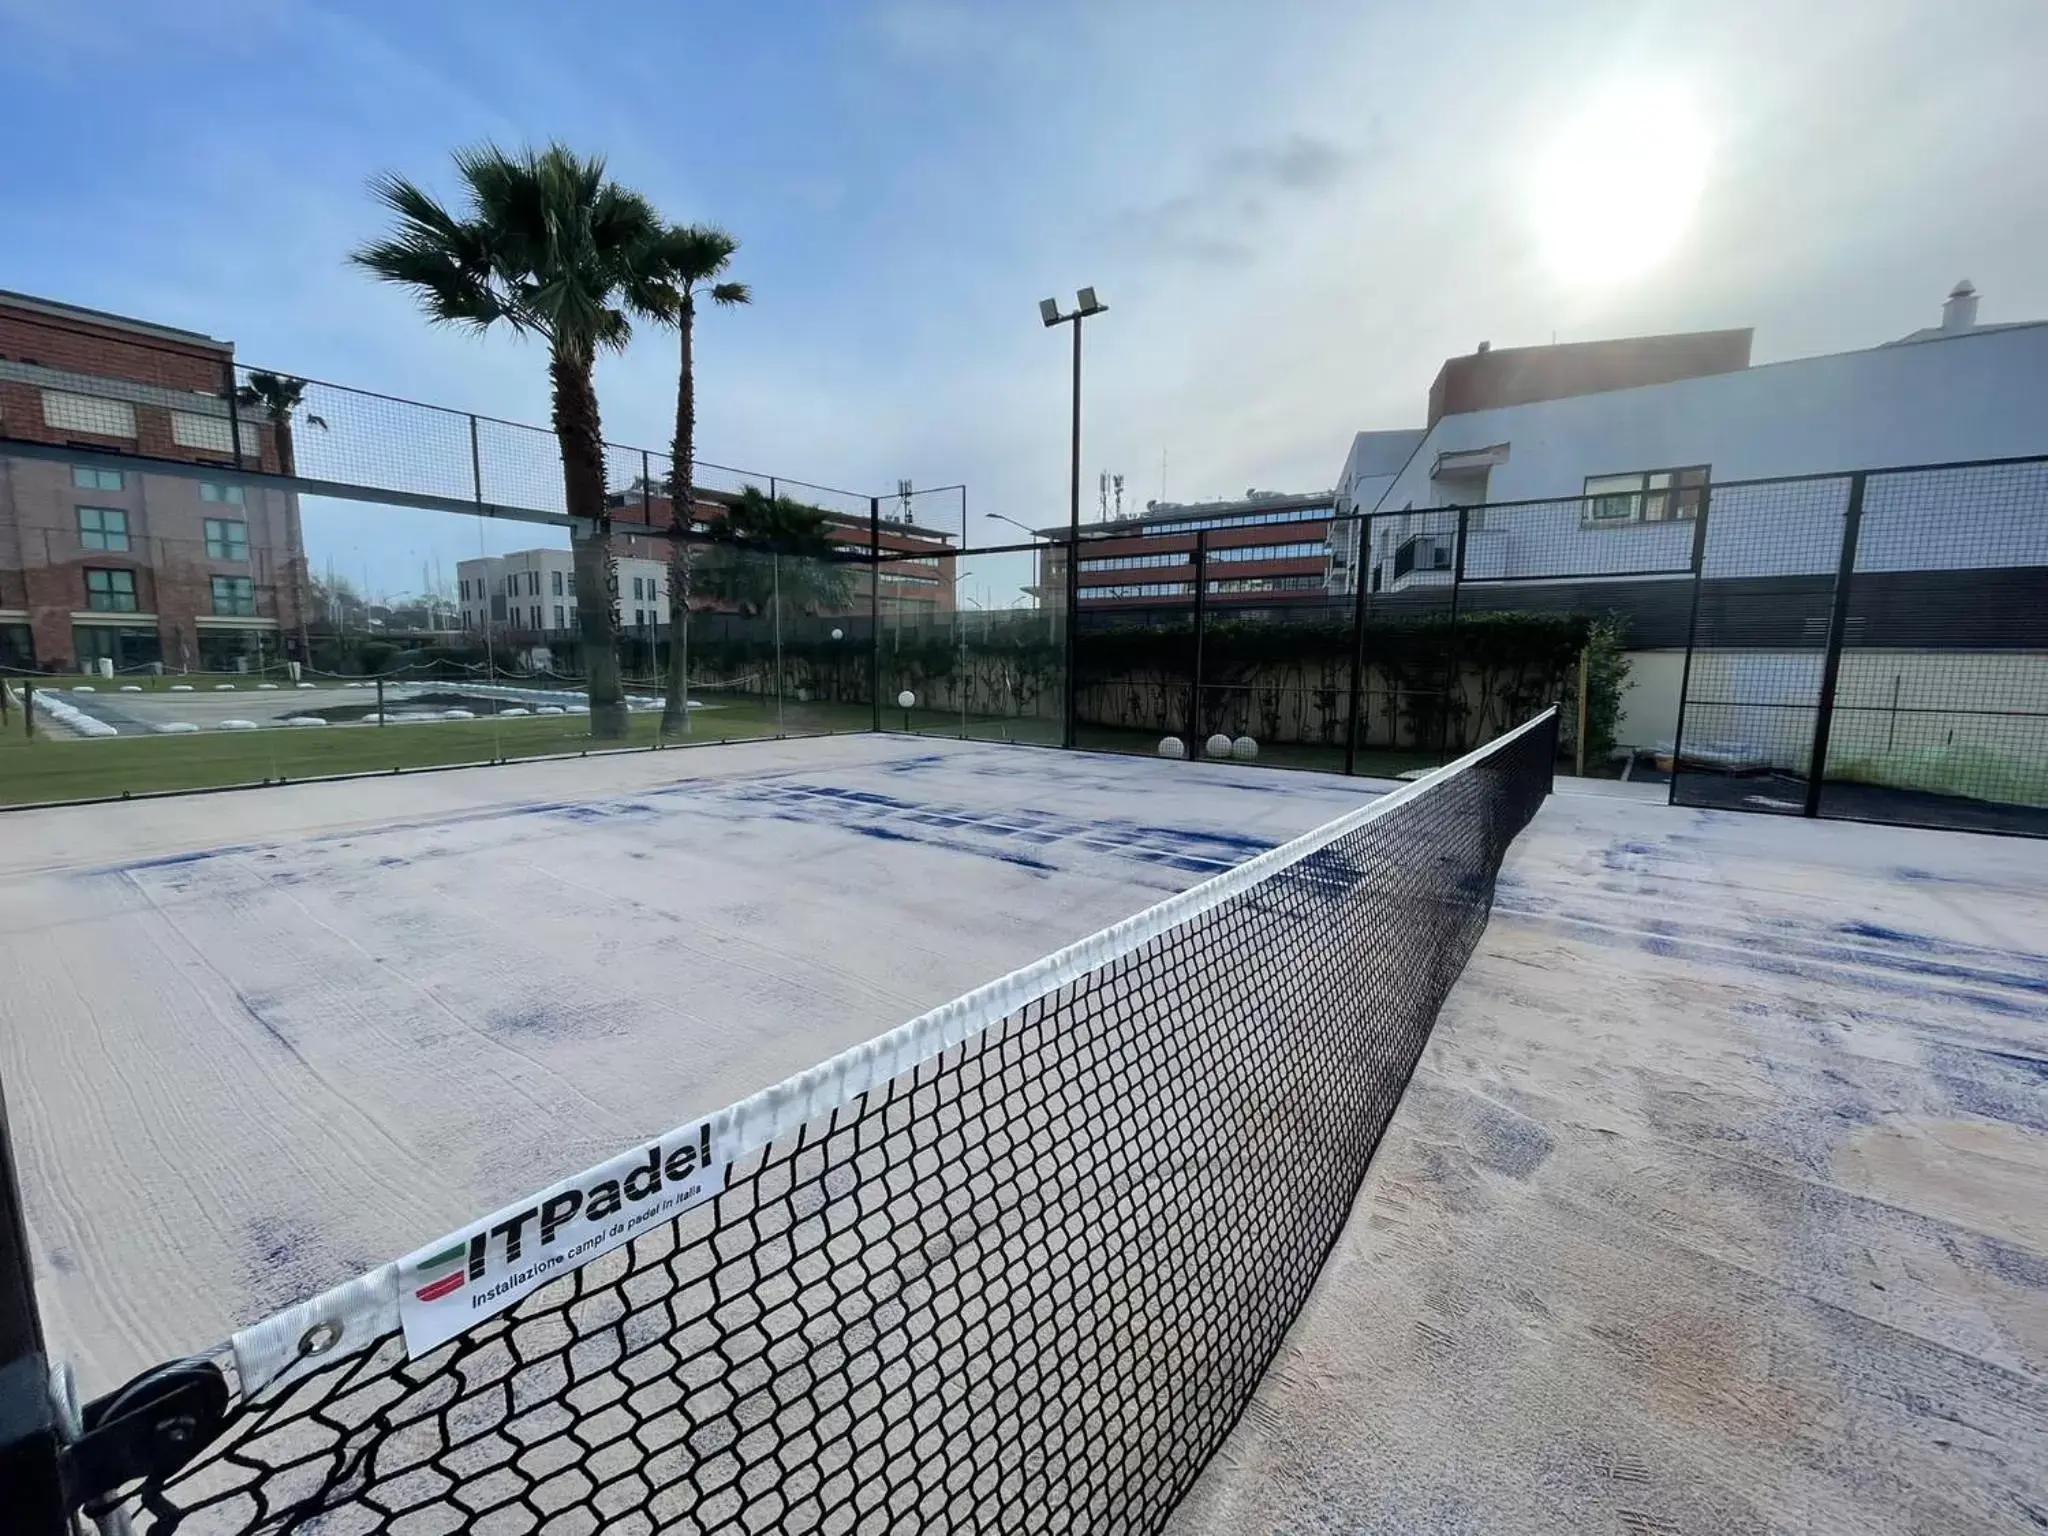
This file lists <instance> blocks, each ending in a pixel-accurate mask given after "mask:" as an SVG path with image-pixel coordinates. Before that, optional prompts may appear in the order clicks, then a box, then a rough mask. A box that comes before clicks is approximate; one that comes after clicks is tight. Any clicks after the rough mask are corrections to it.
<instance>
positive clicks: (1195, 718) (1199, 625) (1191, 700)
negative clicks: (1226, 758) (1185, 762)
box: [1188, 531, 1209, 761]
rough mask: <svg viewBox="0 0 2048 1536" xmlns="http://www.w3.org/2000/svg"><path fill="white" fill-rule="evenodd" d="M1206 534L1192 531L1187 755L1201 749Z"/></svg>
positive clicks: (1206, 618)
mask: <svg viewBox="0 0 2048 1536" xmlns="http://www.w3.org/2000/svg"><path fill="white" fill-rule="evenodd" d="M1208 597H1209V535H1208V534H1207V533H1206V532H1203V531H1197V532H1196V534H1195V674H1194V676H1195V684H1194V688H1193V689H1192V691H1191V692H1190V694H1189V696H1188V758H1189V760H1190V761H1192V760H1193V759H1194V758H1195V757H1197V756H1199V755H1200V753H1201V751H1202V742H1203V740H1204V739H1205V738H1204V737H1203V735H1202V641H1203V639H1204V637H1205V635H1206V632H1207V630H1208V627H1209V601H1208Z"/></svg>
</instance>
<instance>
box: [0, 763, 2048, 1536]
mask: <svg viewBox="0 0 2048 1536" xmlns="http://www.w3.org/2000/svg"><path fill="white" fill-rule="evenodd" d="M1629 788H1630V787H1628V786H1623V787H1620V789H1619V790H1615V789H1608V790H1606V791H1605V792H1595V787H1593V786H1585V787H1584V790H1585V792H1578V793H1575V792H1573V791H1574V787H1573V786H1572V785H1571V784H1570V783H1569V781H1561V784H1560V790H1561V793H1560V794H1559V795H1558V796H1556V797H1555V798H1554V799H1553V800H1552V801H1551V802H1550V803H1549V804H1548V805H1547V806H1546V807H1545V809H1544V810H1543V812H1542V813H1541V814H1540V816H1539V817H1538V819H1537V821H1536V823H1535V825H1534V826H1533V827H1532V828H1531V829H1530V831H1529V832H1528V833H1527V834H1526V835H1525V836H1524V837H1523V839H1522V840H1521V841H1520V842H1519V843H1518V845H1517V846H1516V848H1515V849H1514V850H1513V851H1512V852H1511V854H1510V857H1509V861H1508V866H1507V869H1506V871H1505V874H1504V878H1503V881H1502V885H1501V893H1500V901H1499V906H1498V909H1497V911H1496V915H1495V917H1494V920H1493V924H1492V926H1491V928H1490V929H1489V931H1488V933H1487V935H1486V937H1485V939H1484V940H1483V941H1482V943H1481V946H1480V949H1479V952H1478V954H1477V955H1476V956H1475V958H1474V960H1473V963H1472V965H1471V967H1470V969H1469V970H1468V972H1467V974H1466V976H1465V978H1464V980H1463V981H1462V982H1461V983H1460V984H1459V986H1458V988H1457V989H1456V990H1455V992H1454V993H1453V995H1452V998H1451V1001H1450V1003H1449V1005H1448V1007H1447V1009H1446V1012H1445V1016H1444V1019H1443V1021H1442V1023H1441V1024H1440V1026H1439V1029H1438V1032H1437V1036H1436V1038H1435V1040H1434V1042H1433V1043H1432V1045H1431V1046H1430V1048H1429V1051H1428V1053H1427V1054H1426V1055H1425V1057H1424V1061H1423V1065H1422V1067H1421V1069H1420V1071H1419V1072H1418V1074H1417V1077H1416V1079H1415V1082H1414V1084H1413V1085H1412V1087H1411V1089H1410V1091H1409V1094H1408V1097H1407V1099H1406V1100H1405V1102H1404V1103H1403V1105H1402V1107H1401V1109H1400V1111H1399V1113H1398V1114H1397V1116H1396V1118H1395V1121H1394V1123H1393V1126H1392V1128H1391V1129H1390V1131H1389V1133H1388V1136H1387V1138H1386V1141H1385V1143H1384V1144H1383V1146H1382V1148H1381V1150H1380V1154H1379V1158H1378V1160H1377V1161H1376V1163H1375V1165H1374V1168H1373V1171H1372V1172H1371V1173H1370V1174H1369V1176H1368V1178H1367V1181H1366V1185H1365V1189H1364V1192H1363V1195H1362V1197H1361V1199H1360V1201H1359V1204H1358V1206H1357V1208H1356V1209H1355V1210H1354V1213H1353V1216H1352V1220H1351V1223H1350V1226H1349V1228H1348V1229H1347V1231H1346V1232H1345V1234H1344V1236H1343V1237H1342V1238H1341V1239H1340V1242H1339V1244H1338V1248H1337V1250H1336V1252H1335V1253H1334V1254H1333V1256H1332V1259H1331V1262H1330V1264H1329V1266H1328V1268H1327V1269H1326V1270H1325V1272H1324V1275H1323V1277H1322V1280H1321V1282H1320V1284H1319V1286H1318V1289H1317V1292H1316V1294H1315V1296H1314V1297H1313V1299H1312V1300H1311V1302H1310V1304H1309V1307H1308V1309H1307V1311H1306V1312H1305V1314H1304V1316H1303V1318H1302V1319H1301V1321H1300V1322H1299V1323H1298V1324H1297V1326H1296V1327H1295V1329H1294V1331H1293V1332H1292V1333H1291V1334H1290V1336H1289V1340H1288V1343H1287V1345H1286V1347H1285V1349H1284V1350H1283V1352H1282V1355H1281V1357H1280V1359H1279V1360H1278V1362H1277V1363H1276V1365H1275V1368H1274V1369H1273V1371H1272V1372H1271V1373H1270V1374H1269V1376H1268V1378H1267V1380H1266V1382H1265V1383H1264V1385H1263V1386H1262V1388H1261V1390H1260V1393H1259V1395H1258V1398H1257V1400H1256V1402H1255V1403H1254V1404H1253V1406H1252V1407H1251V1409H1250V1410H1249V1411H1248V1412H1247V1414H1246V1415H1245V1417H1244V1419H1243V1421H1242V1422H1241V1424H1240V1425H1239V1427H1238V1430H1237V1431H1236V1433H1235V1434H1234V1435H1233V1437H1232V1438H1231V1440H1230V1441H1229V1443H1228V1444H1227V1445H1226V1446H1225V1448H1224V1450H1223V1452H1222V1453H1221V1454H1220V1455H1219V1456H1218V1457H1217V1459H1216V1460H1215V1461H1214V1462H1213V1463H1212V1465H1211V1467H1210V1468H1209V1470H1208V1472H1207V1473H1206V1474H1205V1475H1204V1477H1203V1479H1202V1481H1201V1482H1200V1484H1199V1485H1198V1486H1197V1488H1196V1489H1195V1491H1194V1492H1193V1494H1192V1495H1191V1496H1190V1498H1189V1500H1188V1501H1187V1503H1186V1504H1185V1505H1184V1506H1183V1508H1182V1509H1181V1511H1180V1512H1179V1514H1178V1515H1177V1516H1176V1518H1175V1529H1176V1531H1178V1532H1182V1533H1193V1532H1204V1533H1206V1532H1231V1533H1236V1532H1264V1531H1289V1532H1313V1531H1330V1532H1338V1531H1341V1532H1387V1533H1396V1532H1398V1533H1402V1536H1411V1533H1429V1536H1438V1533H1453V1532H1457V1533H1463V1532H1481V1531H1484V1532H1509V1531H1512V1532H1518V1533H1519V1532H1534V1531H1545V1532H1548V1531H1560V1532H1561V1531H1599V1532H1607V1531H1611V1532H1616V1533H1621V1536H1670V1533H1678V1532H1684V1533H1703V1532H1715V1533H1718V1532H1763V1531H1799V1532H1837V1531H1839V1532H1858V1533H1862V1532H1877V1533H1885V1532H1896V1533H1901V1536H1903V1533H1909V1532H1910V1533H1916V1536H1917V1533H1943V1536H1947V1533H1964V1536H1970V1533H1988V1532H2005V1531H2032V1532H2038V1531H2039V1530H2040V1529H2041V1528H2042V1527H2043V1526H2044V1525H2048V1195H2044V1191H2048V954H2044V952H2043V951H2044V949H2048V845H2044V844H2032V843H2022V842H2014V841H2007V840H1998V839H1989V838H1981V837H1968V836H1962V835H1957V834H1941V833H1927V832H1912V831H1887V830H1879V829H1872V828H1867V827H1860V826H1853V825H1846V824H1838V823H1837V824H1826V823H1823V824H1808V823H1802V822H1796V821H1793V822H1787V821H1784V820H1780V819H1774V818H1760V817H1755V818H1753V817H1743V816H1736V815H1729V814H1726V813H1712V812H1689V811H1672V810H1668V809H1666V808H1665V807H1663V806H1662V805H1659V804H1655V803H1651V802H1650V797H1648V796H1646V795H1644V794H1640V793H1628V792H1626V791H1627V790H1628V789H1629ZM1373 789H1374V786H1372V785H1370V784H1368V783H1365V782H1363V781H1352V782H1349V783H1346V782H1344V781H1341V780H1334V779H1328V778H1322V777H1318V776H1315V775H1306V774H1293V773H1285V772H1276V771H1272V770H1264V769H1258V768H1231V767H1214V766H1210V765H1187V764H1179V765H1165V764H1159V763H1154V762H1147V761H1143V760H1137V759H1115V758H1099V757H1070V756H1066V755H1062V754H1056V753H1051V752H1045V751H1037V750H1034V749H1029V748H1003V747H992V746H984V747H959V746H954V745H951V744H932V743H919V742H912V741H907V740H903V739H889V738H874V737H855V738H841V739H838V740H834V741H829V742H816V741H812V742H788V743H759V744H750V745H745V746H733V747H730V748H723V749H718V750H716V751H712V750H706V751H702V752H691V753H674V754H659V755H655V754H647V755H636V756H632V757H621V758H614V759H606V760H603V761H601V762H557V763H536V764H529V765H522V766H518V767H512V768H504V769H495V770H490V771H487V772H486V771H479V772H471V773H456V774H434V775H417V776H413V775H408V776H406V777H405V778H403V779H394V780H382V779H379V780H365V781H356V782H351V783H345V784H333V785H301V786H292V787H290V788H286V789H281V790H272V791H264V792H260V793H249V794H235V795H225V796H210V797H195V798H190V799H180V800H168V801H158V802H150V803H146V804H136V805H132V806H114V807H77V808H71V809H60V810H53V811H47V812H35V813H30V814H28V815H24V816H20V817H9V818H5V819H4V820H0V966H4V967H5V969H6V972H7V974H8V975H9V976H10V977H11V978H13V979H12V980H11V981H10V984H9V985H8V986H7V987H6V988H5V989H4V990H0V1081H4V1084H5V1087H6V1091H7V1093H8V1097H9V1103H10V1106H11V1110H12V1114H13V1119H14V1129H15V1135H16V1138H17V1142H18V1150H19V1153H20V1156H21V1160H22V1169H21V1172H22V1179H23V1183H24V1186H25V1192H26V1195H27V1199H28V1202H29V1210H30V1218H31V1221H32V1223H33V1225H34V1228H35V1241H36V1263H37V1269H38V1275H39V1283H40V1287H41V1291H42V1295H43V1299H44V1305H45V1309H46V1313H47V1315H48V1319H49V1322H50V1327H51V1331H52V1333H53V1335H54V1341H55V1343H56V1345H57V1347H58V1349H59V1350H60V1351H62V1352H63V1353H65V1354H67V1355H70V1356H71V1357H73V1358H74V1359H75V1360H76V1361H77V1362H78V1363H79V1365H80V1368H81V1374H82V1376H83V1378H84V1385H85V1388H86V1390H87V1391H88V1392H89V1393H90V1392H96V1391H100V1390H104V1389H105V1388H107V1387H109V1386H111V1385H112V1384H114V1383H115V1382H116V1381H118V1380H119V1379H121V1378H122V1377H124V1376H125V1375H127V1374H128V1373H130V1372H132V1371H133V1370H135V1369H137V1368H140V1367H141V1366H143V1365H146V1364H150V1363H153V1362H154V1361H156V1360H158V1359H160V1358H163V1357H165V1356H168V1355H172V1354H176V1353H179V1352H182V1351H185V1350H188V1349H192V1348H196V1347H200V1346H203V1345H206V1344H210V1343H213V1342H215V1341H217V1340H218V1339H220V1338H221V1337H223V1336H224V1335H225V1334H226V1333H227V1332H228V1331H229V1330H230V1329H231V1328H233V1327H235V1326H237V1325H239V1324H242V1323H246V1322H248V1321H251V1320H253V1319H254V1318H256V1317H259V1316H262V1315H264V1314H266V1313H268V1312H270V1311H272V1310H274V1309H275V1308H276V1307H278V1306H280V1305H283V1304H285V1303H288V1302H291V1301H295V1300H298V1299H300V1298H301V1297H303V1296H305V1295H307V1294H310V1293H312V1292H314V1291H317V1290H319V1289H320V1288H322V1287H324V1286H326V1285H329V1284H331V1283H333V1282H334V1281H337V1280H340V1279H343V1278H346V1277H347V1276H349V1275H352V1274H354V1273H356V1272H358V1271H360V1270H362V1269H364V1268H367V1267H368V1266H369V1265H371V1264H373V1263H375V1262H377V1261H380V1260H382V1259H385V1258H388V1257H390V1256H392V1255H394V1254H397V1253H399V1252H402V1251H405V1250H407V1249H409V1248H410V1247H412V1246H413V1245H414V1244H416V1243H417V1242H419V1241H422V1240H424V1239H425V1238H427V1237H431V1236H433V1235H435V1234H438V1233H440V1232H442V1231H445V1230H447V1229H448V1228H449V1227H450V1226H451V1225H453V1224H454V1223H456V1222H458V1221H460V1220H462V1219H465V1218H467V1217H469V1216H472V1215H474V1214H476V1213H477V1212H479V1211H482V1210H486V1209H489V1208H491V1207H493V1206H495V1205H496V1204H498V1203H500V1202H501V1201H502V1200H504V1199H506V1198H509V1197H511V1196H514V1195H517V1194H520V1193H523V1192H525V1191H527V1190H530V1189H532V1188H535V1187H537V1186H539V1185H540V1184H542V1183H545V1182H546V1181H547V1180H548V1179H550V1178H553V1177H555V1176H557V1175H559V1174H561V1173H564V1172H568V1171H573V1170H575V1169H577V1168H580V1167H583V1166H585V1165H587V1164H588V1163H590V1162H592V1161H594V1160H596V1158H598V1157H600V1156H602V1155H604V1154H606V1153H608V1152H611V1151H614V1150H616V1149H617V1147H619V1146H620V1145H623V1144H625V1143H626V1142H627V1141H629V1140H631V1139H632V1138H634V1137H637V1136H640V1135H644V1134H647V1133H650V1132H653V1131H658V1130H660V1129H663V1128H666V1127H667V1126H669V1125H671V1124H674V1123H676V1122H678V1121H680V1120H682V1119H685V1118H687V1117H689V1116H690V1115H692V1114H695V1113H697V1112H699V1111H701V1110H705V1109H709V1108H713V1107H715V1106H716V1105H718V1104H721V1103H724V1102H727V1101H729V1100H731V1099H733V1098H736V1097H738V1096H739V1095H741V1094H744V1093H746V1092H748V1091H750V1090H751V1089H753V1088H756V1087H759V1086H761V1085H762V1084H765V1083H768V1082H771V1081H774V1080H776V1079H778V1078H780V1077H782V1076H784V1075H786V1074H787V1073H788V1072H790V1071H792V1070H795V1069H797V1068H800V1067H803V1066H807V1065H809V1064H811V1063H812V1062H814V1061H815V1060H817V1059H818V1058H820V1057H821V1056H823V1055H825V1054H828V1053H829V1052H831V1051H833V1050H835V1049H837V1048H839V1047H841V1046H844V1045H846V1044H849V1043H851V1042H853V1041H856V1040H858V1039H861V1038H864V1037H866V1036H868V1035H871V1034H873V1033H875V1032H877V1031H878V1030H881V1029H884V1028H887V1027H889V1026H891V1025H893V1024H895V1023H897V1022H899V1021H900V1020H901V1019H903V1018H906V1017H908V1016H910V1015H912V1014H915V1013H917V1012H919V1011H920V1010H922V1009H923V1008H925V1007H928V1006H930V1005H931V1004H933V1003H936V1002H938V1001H940V1000H942V999H944V998H946V997H949V996H952V995H954V994H957V993H958V992H960V991H963V990H965V989H966V988H968V987H970V986H972V985H974V984H976V983H979V982H982V981H985V980H987V979H989V978H990V977H992V976H995V975H997V974H1000V973H1001V972H1003V971H1005V970H1008V969H1010V968H1012V967H1014V966H1016V965H1018V964H1020V963H1022V962H1025V961H1028V960H1030V959H1032V958H1035V957H1036V956H1038V955H1039V954H1041V953H1043V952H1045V951H1047V950H1049V949H1051V948H1053V947H1055V946H1057V945H1058V944H1060V943H1062V942H1064V941H1066V940H1069V939H1072V938H1074V937H1077V936H1079V935H1081V934H1084V933H1086V932H1089V931H1092V930H1093V929H1095V928H1097V927H1100V926H1102V925H1103V924H1104V923H1106V922H1108V921H1111V920H1113V919H1115V918H1117V917H1121V916H1123V915H1126V914H1127V913H1129V912H1131V911H1134V910H1136V909H1138V908H1140V907H1142V906H1144V905H1146V904H1147V903H1149V902H1150V901H1151V900H1153V899H1155V898H1156V897H1157V896H1158V895H1160V894H1162V893H1164V892H1166V891H1169V890H1172V889H1177V888H1179V887H1182V886H1184V885H1186V884H1189V883H1191V882H1193V881H1194V880H1197V879H1199V878H1201V876H1202V875H1204V874H1206V873H1208V872H1209V871H1211V870H1213V869H1216V868H1219V867H1222V866H1223V865H1225V864H1227V863H1229V862H1232V861H1234V860H1236V859H1238V858H1240V857H1242V856H1244V855H1245V854H1247V853H1249V852H1251V851H1252V850H1254V849H1255V848H1257V847H1260V846H1263V845H1265V844H1268V843H1271V842H1276V841H1279V840H1281V839H1282V838H1284V837H1286V836H1289V835H1292V834H1294V833H1296V832H1299V831H1302V830H1306V829H1307V828H1308V827H1311V826H1313V825H1316V824H1318V823H1320V822H1321V821H1323V820H1325V819H1327V818H1328V817H1329V816H1331V815H1333V814H1335V813H1336V812H1338V811H1340V810H1342V809H1346V808H1348V807H1350V806H1351V805H1354V804H1356V803H1358V801H1359V800H1360V799H1362V798H1364V797H1365V796H1367V795H1369V794H1370V793H1372V792H1373Z"/></svg>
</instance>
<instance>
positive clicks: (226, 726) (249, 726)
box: [213, 720, 259, 731]
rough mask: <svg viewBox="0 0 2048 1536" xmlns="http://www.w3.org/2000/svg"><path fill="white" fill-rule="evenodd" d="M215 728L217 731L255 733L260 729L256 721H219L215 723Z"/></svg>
mask: <svg viewBox="0 0 2048 1536" xmlns="http://www.w3.org/2000/svg"><path fill="white" fill-rule="evenodd" d="M213 728H214V729H215V730H216V731H253V730H257V729H259V727H258V726H257V724H256V722H255V721H254V720H218V721H215V722H214V727H213Z"/></svg>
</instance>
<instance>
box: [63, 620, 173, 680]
mask: <svg viewBox="0 0 2048 1536" xmlns="http://www.w3.org/2000/svg"><path fill="white" fill-rule="evenodd" d="M71 648H72V651H73V653H74V654H75V655H76V656H77V657H78V665H79V666H80V668H82V669H83V670H85V671H87V672H93V671H97V670H98V665H97V664H98V663H99V662H100V661H102V660H106V661H111V662H112V663H113V664H114V670H115V671H117V672H128V671H132V670H134V669H135V668H137V667H146V666H148V665H149V664H150V663H151V662H153V661H161V660H162V659H163V647H162V645H161V644H160V643H159V641H158V638H157V632H156V631H155V630H154V629H145V628H142V627H141V626H139V625H137V626H129V625H126V624H76V625H73V626H72V629H71Z"/></svg>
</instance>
